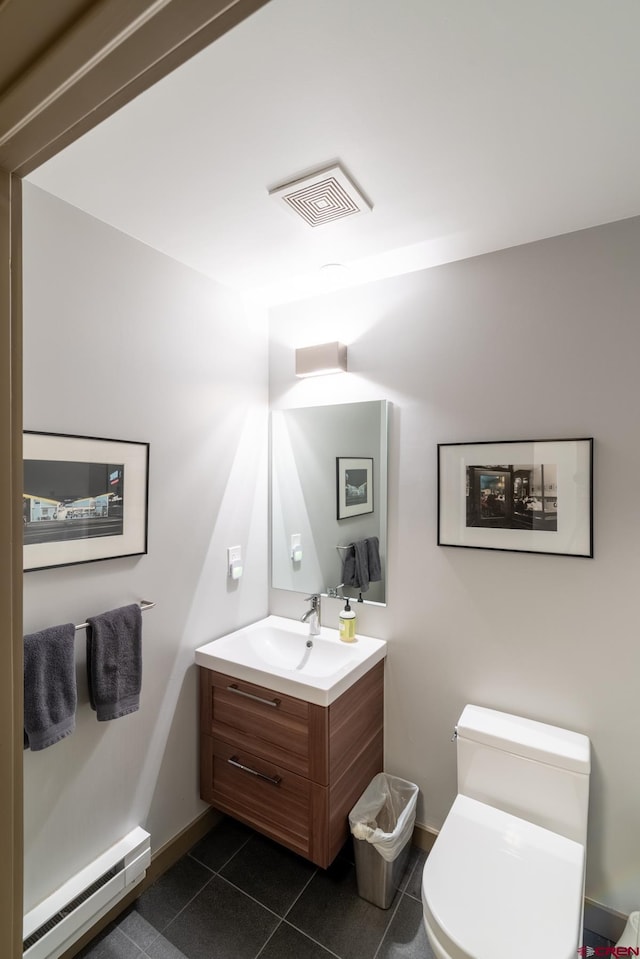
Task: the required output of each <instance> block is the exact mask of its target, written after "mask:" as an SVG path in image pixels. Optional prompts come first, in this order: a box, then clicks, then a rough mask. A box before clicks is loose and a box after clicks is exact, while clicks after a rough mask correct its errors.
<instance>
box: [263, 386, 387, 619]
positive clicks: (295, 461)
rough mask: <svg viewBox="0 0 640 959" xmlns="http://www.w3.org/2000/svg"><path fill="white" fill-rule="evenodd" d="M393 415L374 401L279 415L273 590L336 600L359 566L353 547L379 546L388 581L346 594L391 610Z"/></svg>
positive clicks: (274, 422)
mask: <svg viewBox="0 0 640 959" xmlns="http://www.w3.org/2000/svg"><path fill="white" fill-rule="evenodd" d="M388 407H389V404H388V402H387V401H386V400H374V401H370V402H364V403H341V404H336V405H335V406H312V407H305V408H302V409H288V410H273V411H272V413H271V585H272V586H273V588H274V589H289V590H294V591H296V592H304V593H307V594H309V593H322V594H325V595H327V594H329V595H331V594H332V592H333V591H334V590H335V588H336V587H337V586H338V585H340V584H341V583H343V581H344V577H343V573H344V569H345V566H344V563H345V560H346V559H347V557H350V558H349V561H348V562H349V563H351V562H352V561H353V557H354V547H353V546H352V544H356V546H357V547H358V548H360V549H361V548H362V543H363V541H365V540H366V541H370V540H371V539H372V538H377V541H378V544H377V545H378V552H379V557H380V576H381V578H380V579H379V580H378V581H371V582H370V584H369V588H368V589H367V590H360V589H358V588H357V586H353V585H351V586H348V585H346V586H345V587H344V589H343V590H341V591H340V592H341V593H344V595H345V596H351V597H354V598H355V599H358V598H359V595H360V593H361V594H362V599H363V601H364V602H374V603H382V604H384V603H385V602H386V585H385V571H386V565H387V439H388V416H389V410H388ZM361 556H362V554H361ZM369 559H370V562H371V569H372V570H373V568H374V566H375V555H374V556H371V555H370V556H369Z"/></svg>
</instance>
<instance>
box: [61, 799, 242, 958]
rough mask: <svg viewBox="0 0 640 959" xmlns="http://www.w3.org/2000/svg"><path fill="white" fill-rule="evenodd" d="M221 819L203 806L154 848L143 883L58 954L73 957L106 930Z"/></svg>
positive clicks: (216, 811)
mask: <svg viewBox="0 0 640 959" xmlns="http://www.w3.org/2000/svg"><path fill="white" fill-rule="evenodd" d="M222 818H223V816H222V813H220V812H218V810H217V809H214V808H213V807H212V806H210V807H209V809H205V811H204V812H203V813H202V815H201V816H198V818H197V819H194V821H193V822H192V823H190V824H189V825H188V826H185V828H184V829H182V830H181V831H180V832H179V833H178V834H177V835H176V836H174V837H173V839H170V840H169V841H168V842H166V843H165V844H164V846H161V847H160V849H157V850H156V851H155V852H154V853H153V855H152V857H151V864H150V866H149V868H148V869H147V873H146V875H145V877H144V879H143V880H142V882H139V883H138V885H137V886H135V887H134V888H133V889H132V890H131V892H130V893H129V894H128V895H127V896H125V897H124V899H121V900H120V902H119V903H118V904H117V906H114V907H113V909H111V910H110V911H109V912H108V913H106V914H105V915H104V916H103V917H102V918H101V919H99V920H98V921H97V922H96V924H95V925H94V926H92V927H91V929H90V930H89V931H88V932H86V933H85V934H84V935H83V936H82V937H81V938H80V939H78V941H77V942H76V943H74V945H73V946H71V948H70V949H67V951H66V952H64V953H63V954H62V955H61V956H60V959H74V957H75V956H77V955H78V953H79V952H80V951H81V950H82V949H84V947H85V946H87V945H88V944H89V943H90V942H91V940H92V939H94V938H95V937H96V936H97V935H98V934H99V933H100V932H102V930H103V929H106V927H107V926H108V925H109V923H111V922H113V920H114V919H117V918H118V916H119V915H121V914H122V913H123V912H124V911H125V910H126V909H128V908H129V906H130V905H131V904H132V903H134V902H135V901H136V899H137V898H138V897H139V896H141V895H142V893H143V892H144V891H145V889H148V888H149V886H150V885H152V883H154V882H155V881H156V879H159V878H160V876H161V875H162V874H163V873H165V872H166V871H167V870H168V869H170V868H171V866H173V865H174V864H175V863H176V862H177V861H178V860H179V859H181V858H182V856H184V854H185V853H186V852H188V851H189V849H191V847H192V846H194V845H195V844H196V843H197V842H199V841H200V839H202V838H203V837H204V836H206V835H207V833H208V832H209V830H210V829H213V827H214V826H215V825H217V823H219V822H220V821H221V819H222Z"/></svg>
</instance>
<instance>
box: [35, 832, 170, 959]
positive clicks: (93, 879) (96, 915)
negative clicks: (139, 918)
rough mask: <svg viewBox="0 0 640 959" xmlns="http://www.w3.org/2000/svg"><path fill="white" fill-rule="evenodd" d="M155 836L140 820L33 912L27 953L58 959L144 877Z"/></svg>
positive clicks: (42, 957)
mask: <svg viewBox="0 0 640 959" xmlns="http://www.w3.org/2000/svg"><path fill="white" fill-rule="evenodd" d="M150 838H151V837H150V836H149V833H148V832H145V830H144V829H141V828H140V826H137V827H136V828H135V829H133V830H132V831H131V832H130V833H128V834H127V835H126V836H124V837H123V838H122V839H120V840H119V841H118V842H117V843H115V844H114V845H113V846H111V848H110V849H107V851H106V852H104V853H102V855H101V856H98V858H97V859H94V861H93V862H91V863H89V865H88V866H86V867H85V868H84V869H82V870H80V872H79V873H77V874H76V875H75V876H72V877H71V879H69V880H68V881H67V882H65V883H64V885H62V886H60V888H59V889H56V891H55V892H54V893H52V894H51V895H50V896H48V897H47V898H46V899H45V900H44V901H43V902H41V903H40V904H39V905H37V906H36V907H35V909H32V910H31V912H28V913H27V914H26V916H25V917H24V923H23V933H22V934H23V944H22V949H23V956H24V959H58V957H59V956H61V955H62V953H63V952H65V951H66V950H67V949H69V948H70V947H71V946H72V945H73V944H74V942H77V940H78V939H79V938H80V936H82V935H83V933H85V932H86V931H87V930H88V929H90V928H91V926H92V925H93V924H94V923H95V922H97V921H98V919H100V918H101V917H102V916H104V915H105V913H107V912H108V911H109V910H110V909H111V908H112V907H113V906H115V905H116V903H117V902H118V900H120V899H122V898H123V896H125V895H126V894H127V893H128V892H129V891H130V890H131V888H132V887H133V886H134V885H135V884H136V883H138V882H140V880H141V879H143V878H144V875H145V872H146V869H147V866H148V865H149V863H150V862H151V849H150Z"/></svg>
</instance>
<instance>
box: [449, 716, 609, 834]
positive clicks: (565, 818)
mask: <svg viewBox="0 0 640 959" xmlns="http://www.w3.org/2000/svg"><path fill="white" fill-rule="evenodd" d="M456 731H457V740H456V742H457V751H458V792H459V793H462V794H463V795H464V796H469V797H470V798H472V799H477V800H478V801H479V802H483V803H486V804H487V805H489V806H495V807H496V808H497V809H502V810H504V812H507V813H511V814H512V815H514V816H518V817H519V818H520V819H526V820H528V821H529V822H532V823H535V824H536V825H538V826H542V827H543V828H545V829H550V830H551V831H552V832H555V833H558V834H559V835H562V836H566V837H567V838H568V839H573V840H575V841H576V842H579V843H581V844H582V845H583V846H584V845H586V842H587V814H588V807H589V773H590V769H591V762H590V743H589V739H588V738H587V737H586V736H583V735H582V734H581V733H574V732H570V731H569V730H567V729H560V728H559V727H557V726H548V725H547V724H546V723H539V722H536V721H534V720H531V719H523V718H521V717H520V716H511V715H510V714H509V713H501V712H497V711H496V710H494V709H485V708H484V707H482V706H465V708H464V710H463V712H462V715H461V717H460V719H459V720H458V725H457V727H456Z"/></svg>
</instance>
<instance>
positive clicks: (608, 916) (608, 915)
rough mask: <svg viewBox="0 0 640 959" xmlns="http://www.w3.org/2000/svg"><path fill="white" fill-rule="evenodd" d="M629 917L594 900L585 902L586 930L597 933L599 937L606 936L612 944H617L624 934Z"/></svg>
mask: <svg viewBox="0 0 640 959" xmlns="http://www.w3.org/2000/svg"><path fill="white" fill-rule="evenodd" d="M628 918H629V917H628V916H625V915H623V914H622V913H621V912H616V910H615V909H610V908H609V907H608V906H603V905H602V903H600V902H596V901H595V900H594V899H585V901H584V925H585V929H590V930H591V932H597V933H598V935H599V936H604V938H605V939H609V940H610V941H611V942H613V943H616V942H617V941H618V939H620V937H621V935H622V933H623V932H624V927H625V926H626V924H627V919H628Z"/></svg>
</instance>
